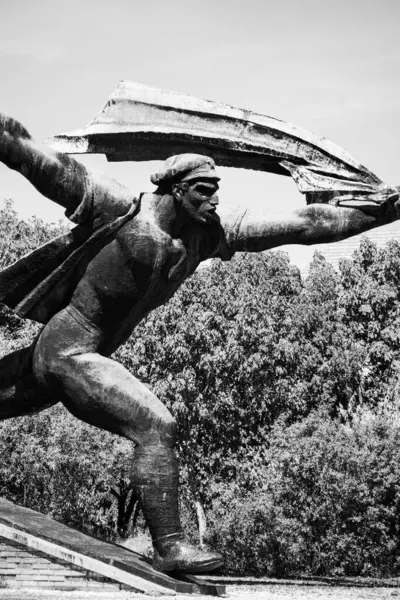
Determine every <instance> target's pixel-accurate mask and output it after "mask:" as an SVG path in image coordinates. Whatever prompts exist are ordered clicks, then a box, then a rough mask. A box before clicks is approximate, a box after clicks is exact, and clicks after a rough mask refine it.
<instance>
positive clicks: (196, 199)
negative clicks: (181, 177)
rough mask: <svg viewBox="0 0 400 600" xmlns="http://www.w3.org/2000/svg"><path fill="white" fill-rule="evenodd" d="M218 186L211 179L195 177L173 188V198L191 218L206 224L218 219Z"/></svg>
mask: <svg viewBox="0 0 400 600" xmlns="http://www.w3.org/2000/svg"><path fill="white" fill-rule="evenodd" d="M218 189H219V186H218V183H217V181H216V180H213V179H195V180H193V181H190V182H186V183H182V184H178V185H177V186H176V187H175V189H174V190H173V194H174V196H175V198H176V199H177V200H178V201H179V202H180V204H181V206H182V208H183V210H184V211H185V212H186V213H187V214H188V215H189V217H190V218H191V219H193V220H194V221H197V222H198V223H203V224H207V223H210V222H212V221H215V220H217V219H218V216H217V214H216V210H217V206H218V204H219V200H218V195H217V192H218Z"/></svg>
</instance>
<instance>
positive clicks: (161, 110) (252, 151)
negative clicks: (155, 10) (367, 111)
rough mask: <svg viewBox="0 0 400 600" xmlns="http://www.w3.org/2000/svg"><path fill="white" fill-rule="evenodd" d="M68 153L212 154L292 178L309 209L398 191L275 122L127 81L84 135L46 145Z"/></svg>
mask: <svg viewBox="0 0 400 600" xmlns="http://www.w3.org/2000/svg"><path fill="white" fill-rule="evenodd" d="M46 142H47V143H48V144H50V145H51V146H53V147H54V148H56V149H58V150H61V151H64V152H69V153H102V154H106V156H107V159H108V160H109V161H125V160H134V161H143V160H161V159H165V158H167V157H168V156H171V155H173V154H181V153H183V152H191V153H193V152H194V153H198V154H208V155H210V156H212V157H213V158H214V160H215V162H216V163H217V164H219V165H221V166H231V167H238V168H244V169H255V170H261V171H268V172H271V173H277V174H279V175H291V176H292V177H293V179H294V181H295V182H296V184H297V186H298V189H299V191H300V192H301V193H303V194H306V198H307V201H308V202H318V201H319V202H320V201H323V202H326V201H330V200H332V199H333V198H335V197H337V196H342V195H349V194H350V195H355V196H358V195H360V196H361V195H362V196H364V197H365V196H366V195H373V194H379V195H380V194H382V193H383V194H386V193H390V192H393V191H396V190H394V189H393V188H388V187H387V186H385V185H384V184H383V182H382V181H381V180H380V179H379V177H377V176H376V175H374V174H373V173H372V172H371V171H369V170H368V169H367V168H366V167H364V166H363V165H361V164H360V163H358V162H357V161H356V160H355V159H354V158H353V157H352V156H350V154H348V153H347V152H346V151H345V150H343V149H342V148H340V147H339V146H337V145H336V144H334V143H332V142H330V141H329V140H327V139H326V138H323V137H319V136H317V135H315V134H313V133H310V132H308V131H306V130H303V129H301V128H299V127H295V126H294V125H291V124H289V123H285V122H284V121H281V120H279V119H274V118H273V117H269V116H265V115H261V114H257V113H253V112H251V111H248V110H242V109H239V108H234V107H232V106H229V105H226V104H217V103H215V102H211V101H208V100H199V99H197V98H194V97H192V96H187V95H184V94H180V93H176V92H170V91H166V90H161V89H156V88H150V87H147V86H144V85H141V84H138V83H131V82H128V81H121V82H120V83H119V85H118V86H117V88H116V90H115V91H114V92H113V93H112V95H111V97H110V99H109V100H108V102H107V103H106V104H105V106H104V107H103V108H102V109H101V110H100V112H99V113H98V114H97V115H96V116H95V118H94V119H93V120H92V121H91V122H90V123H89V124H88V125H87V126H86V127H84V128H83V129H81V130H77V131H72V132H69V133H64V134H59V135H56V136H54V137H53V138H49V139H48V140H46Z"/></svg>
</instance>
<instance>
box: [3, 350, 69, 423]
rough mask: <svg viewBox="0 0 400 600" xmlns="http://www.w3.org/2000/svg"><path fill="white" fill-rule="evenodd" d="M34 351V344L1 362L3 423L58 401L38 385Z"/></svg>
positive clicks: (8, 355) (13, 353)
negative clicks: (33, 357)
mask: <svg viewBox="0 0 400 600" xmlns="http://www.w3.org/2000/svg"><path fill="white" fill-rule="evenodd" d="M33 351H34V344H32V345H31V346H29V347H27V348H21V349H20V350H15V351H14V352H11V353H10V354H7V355H6V356H4V357H3V358H1V359H0V420H3V419H10V418H12V417H21V416H23V415H29V414H33V413H35V412H39V411H41V410H44V409H45V408H49V407H50V406H53V405H54V404H57V402H58V400H55V399H54V397H51V396H49V395H48V394H47V393H46V392H45V391H44V390H43V389H41V390H39V388H38V386H37V383H36V380H35V377H34V374H33V370H32V355H33Z"/></svg>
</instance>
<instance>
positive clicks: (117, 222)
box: [0, 199, 140, 323]
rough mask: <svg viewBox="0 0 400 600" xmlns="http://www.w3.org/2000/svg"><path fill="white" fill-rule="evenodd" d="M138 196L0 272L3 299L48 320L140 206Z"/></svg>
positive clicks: (28, 314)
mask: <svg viewBox="0 0 400 600" xmlns="http://www.w3.org/2000/svg"><path fill="white" fill-rule="evenodd" d="M139 205H140V202H139V200H138V199H135V201H133V202H132V205H131V208H130V209H129V210H128V211H127V212H126V213H125V214H123V215H119V216H117V215H115V218H114V219H111V220H110V221H109V222H106V223H103V224H102V225H101V226H99V227H97V228H93V226H91V225H86V226H85V225H77V226H76V227H75V228H74V229H72V230H71V231H70V232H69V233H66V234H65V235H61V236H59V237H57V238H55V239H53V240H51V241H50V242H47V243H46V244H44V245H43V246H40V248H37V249H36V250H34V251H33V252H30V253H29V254H27V255H26V256H24V257H23V258H21V259H19V260H17V261H16V262H15V263H13V264H11V265H10V266H9V267H7V268H6V269H4V270H3V271H1V272H0V302H2V303H3V304H5V305H6V306H8V307H9V308H12V309H13V310H14V312H16V313H17V314H18V315H20V316H21V317H26V318H28V319H32V320H35V321H38V322H39V323H47V322H48V321H49V319H50V318H51V317H52V316H53V315H55V314H56V313H57V312H58V311H60V310H61V309H62V308H64V307H65V306H66V305H67V304H68V302H69V300H70V298H71V296H72V294H73V292H74V289H75V287H76V285H77V283H78V281H79V279H80V277H81V276H82V273H83V271H84V269H85V267H86V266H87V264H88V262H89V261H90V260H91V258H93V256H95V255H96V254H97V253H98V252H99V251H100V250H101V249H102V248H103V247H104V246H105V245H106V244H107V243H108V242H109V241H110V240H112V239H113V237H114V236H115V234H116V232H117V231H118V230H119V229H120V228H121V227H122V226H123V225H124V224H125V223H126V222H127V221H129V220H130V219H132V218H133V217H134V216H135V214H136V213H137V211H138V210H139Z"/></svg>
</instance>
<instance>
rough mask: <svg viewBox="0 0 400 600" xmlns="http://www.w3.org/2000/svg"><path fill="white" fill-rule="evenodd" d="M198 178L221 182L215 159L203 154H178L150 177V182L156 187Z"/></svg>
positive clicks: (171, 157)
mask: <svg viewBox="0 0 400 600" xmlns="http://www.w3.org/2000/svg"><path fill="white" fill-rule="evenodd" d="M197 178H201V179H213V180H214V181H219V180H220V177H218V175H217V172H216V170H215V162H214V161H213V159H212V158H210V157H209V156H203V155H202V154H177V155H175V156H170V157H169V158H167V160H166V161H165V162H164V163H163V165H162V167H161V169H160V170H159V171H158V172H157V173H154V174H153V175H152V176H151V177H150V181H151V183H154V185H161V184H163V183H167V182H169V183H177V182H180V181H190V180H191V179H197Z"/></svg>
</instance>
